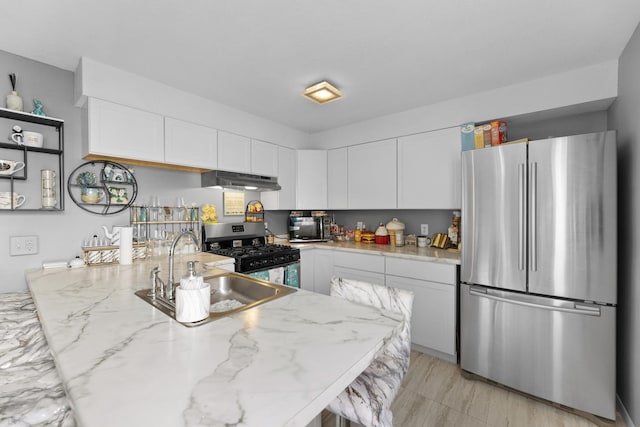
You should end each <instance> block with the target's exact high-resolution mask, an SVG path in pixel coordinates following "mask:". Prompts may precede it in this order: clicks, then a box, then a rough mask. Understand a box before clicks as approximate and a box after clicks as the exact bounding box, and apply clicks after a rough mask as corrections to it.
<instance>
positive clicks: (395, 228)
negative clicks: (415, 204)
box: [387, 218, 404, 246]
mask: <svg viewBox="0 0 640 427" xmlns="http://www.w3.org/2000/svg"><path fill="white" fill-rule="evenodd" d="M387 231H388V232H389V236H390V238H391V246H402V245H404V238H403V237H402V234H403V233H404V223H402V222H400V221H398V218H393V219H392V220H391V221H389V222H388V223H387ZM398 234H399V235H400V239H398ZM398 241H400V242H401V243H400V244H398Z"/></svg>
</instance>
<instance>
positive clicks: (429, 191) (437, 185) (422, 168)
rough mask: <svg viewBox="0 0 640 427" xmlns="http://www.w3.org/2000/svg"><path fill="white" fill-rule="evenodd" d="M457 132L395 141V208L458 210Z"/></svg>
mask: <svg viewBox="0 0 640 427" xmlns="http://www.w3.org/2000/svg"><path fill="white" fill-rule="evenodd" d="M460 173H461V172H460V129H459V128H458V127H453V128H447V129H441V130H436V131H433V132H424V133H420V134H417V135H411V136H405V137H401V138H398V208H399V209H460V205H461V202H460V193H461V191H460V190H461V178H460Z"/></svg>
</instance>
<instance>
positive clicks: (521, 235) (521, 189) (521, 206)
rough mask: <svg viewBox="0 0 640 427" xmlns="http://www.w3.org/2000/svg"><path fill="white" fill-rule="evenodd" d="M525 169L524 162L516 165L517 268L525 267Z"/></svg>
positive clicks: (522, 268)
mask: <svg viewBox="0 0 640 427" xmlns="http://www.w3.org/2000/svg"><path fill="white" fill-rule="evenodd" d="M525 181H526V180H525V169H524V163H520V164H519V165H518V268H519V269H520V270H524V268H525V253H526V251H525V241H526V239H525V223H526V221H525V215H526V211H525V194H527V191H526V187H525Z"/></svg>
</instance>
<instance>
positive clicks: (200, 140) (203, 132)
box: [164, 117, 218, 169]
mask: <svg viewBox="0 0 640 427" xmlns="http://www.w3.org/2000/svg"><path fill="white" fill-rule="evenodd" d="M164 157H165V162H166V163H171V164H174V165H181V166H193V167H198V168H205V169H216V168H217V167H218V132H217V131H216V130H215V129H213V128H209V127H206V126H201V125H197V124H194V123H189V122H185V121H182V120H178V119H173V118H171V117H165V119H164Z"/></svg>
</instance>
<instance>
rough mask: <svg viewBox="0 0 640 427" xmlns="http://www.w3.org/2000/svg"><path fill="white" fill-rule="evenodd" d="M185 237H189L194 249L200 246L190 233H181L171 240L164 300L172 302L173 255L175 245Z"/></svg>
mask: <svg viewBox="0 0 640 427" xmlns="http://www.w3.org/2000/svg"><path fill="white" fill-rule="evenodd" d="M185 236H189V237H190V238H191V240H193V243H194V244H195V245H196V248H198V247H199V246H200V243H199V242H198V237H197V236H196V235H195V234H193V232H192V231H183V232H182V233H180V234H178V236H177V237H176V238H175V239H173V243H171V247H170V248H169V280H168V281H167V291H166V292H165V298H167V299H168V300H173V290H174V284H175V280H174V278H173V253H174V252H175V250H176V245H177V244H178V241H179V240H180V239H182V238H183V237H185Z"/></svg>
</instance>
